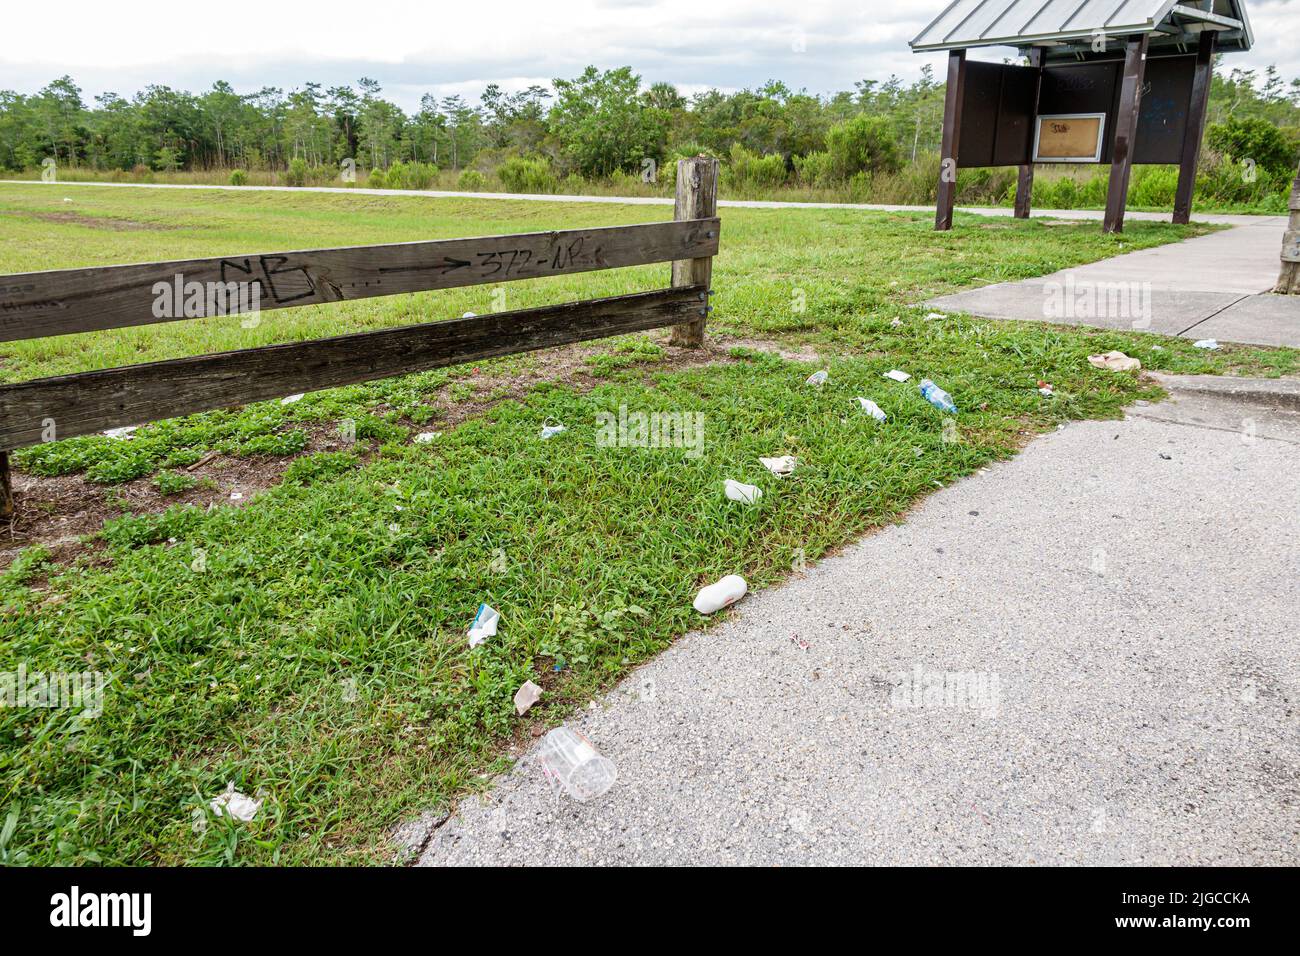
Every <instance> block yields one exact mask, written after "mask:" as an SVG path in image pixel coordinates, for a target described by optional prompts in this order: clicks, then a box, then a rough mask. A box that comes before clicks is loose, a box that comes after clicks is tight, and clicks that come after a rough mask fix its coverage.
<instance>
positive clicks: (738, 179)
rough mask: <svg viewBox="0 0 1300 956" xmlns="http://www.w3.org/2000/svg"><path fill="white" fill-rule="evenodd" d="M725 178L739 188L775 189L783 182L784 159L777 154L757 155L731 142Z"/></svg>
mask: <svg viewBox="0 0 1300 956" xmlns="http://www.w3.org/2000/svg"><path fill="white" fill-rule="evenodd" d="M727 179H728V181H729V182H730V183H731V184H732V185H733V186H736V187H739V188H741V189H775V188H776V187H778V186H780V185H781V184H782V183H783V182H785V160H784V159H783V158H782V157H781V156H779V155H777V154H775V153H774V154H771V155H769V156H759V155H758V154H757V153H751V152H750V151H749V150H747V149H745V147H744V146H742V145H740V144H739V143H733V144H732V146H731V154H730V156H729V157H728V163H727Z"/></svg>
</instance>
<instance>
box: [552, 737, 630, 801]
mask: <svg viewBox="0 0 1300 956" xmlns="http://www.w3.org/2000/svg"><path fill="white" fill-rule="evenodd" d="M537 762H538V764H539V765H540V766H541V768H542V773H543V774H544V775H545V776H546V779H547V781H549V782H550V784H551V788H552V789H553V790H555V791H556V792H563V793H567V794H568V795H569V796H571V797H572V798H573V799H574V800H577V801H578V802H579V803H586V802H587V801H588V800H590V799H592V798H593V797H599V796H600V795H601V794H602V793H604V792H605V791H606V790H608V789H609V788H610V787H612V786H613V785H614V781H615V780H617V779H618V768H617V767H615V766H614V761H612V760H610V759H609V758H608V757H602V756H601V755H600V754H599V753H598V752H597V751H596V748H595V747H593V746H592V745H591V741H590V740H588V739H587V738H586V737H584V736H583V735H582V734H580V733H578V732H577V731H576V730H570V729H569V728H568V727H556V728H555V729H554V730H552V731H551V732H550V733H549V734H547V735H546V738H545V739H544V740H543V741H542V746H541V749H540V750H539V751H538V753H537Z"/></svg>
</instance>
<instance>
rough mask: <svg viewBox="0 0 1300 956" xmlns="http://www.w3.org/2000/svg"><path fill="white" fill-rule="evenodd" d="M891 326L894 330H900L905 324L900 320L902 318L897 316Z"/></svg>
mask: <svg viewBox="0 0 1300 956" xmlns="http://www.w3.org/2000/svg"><path fill="white" fill-rule="evenodd" d="M889 324H890V325H892V326H893V327H894V328H898V327H899V326H900V325H902V324H903V320H902V319H900V318H898V317H897V316H895V317H894V320H893V321H892V322H890V323H889Z"/></svg>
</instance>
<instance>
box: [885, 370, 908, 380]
mask: <svg viewBox="0 0 1300 956" xmlns="http://www.w3.org/2000/svg"><path fill="white" fill-rule="evenodd" d="M911 377H912V376H911V375H909V374H908V373H907V372H900V371H899V370H898V369H896V368H893V369H890V370H889V371H888V372H886V373H885V378H892V379H893V380H894V381H895V382H906V381H907V380H908V379H909V378H911Z"/></svg>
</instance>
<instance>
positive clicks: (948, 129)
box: [934, 50, 966, 232]
mask: <svg viewBox="0 0 1300 956" xmlns="http://www.w3.org/2000/svg"><path fill="white" fill-rule="evenodd" d="M965 88H966V51H965V50H950V51H949V52H948V86H947V89H946V90H945V91H944V99H943V146H942V148H941V149H940V151H939V159H940V163H939V197H938V201H937V202H936V204H935V212H934V228H935V230H936V231H937V232H946V231H948V230H949V229H951V228H952V209H953V205H954V204H955V203H956V201H957V151H958V150H959V149H960V148H961V99H962V94H963V93H964V91H965Z"/></svg>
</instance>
